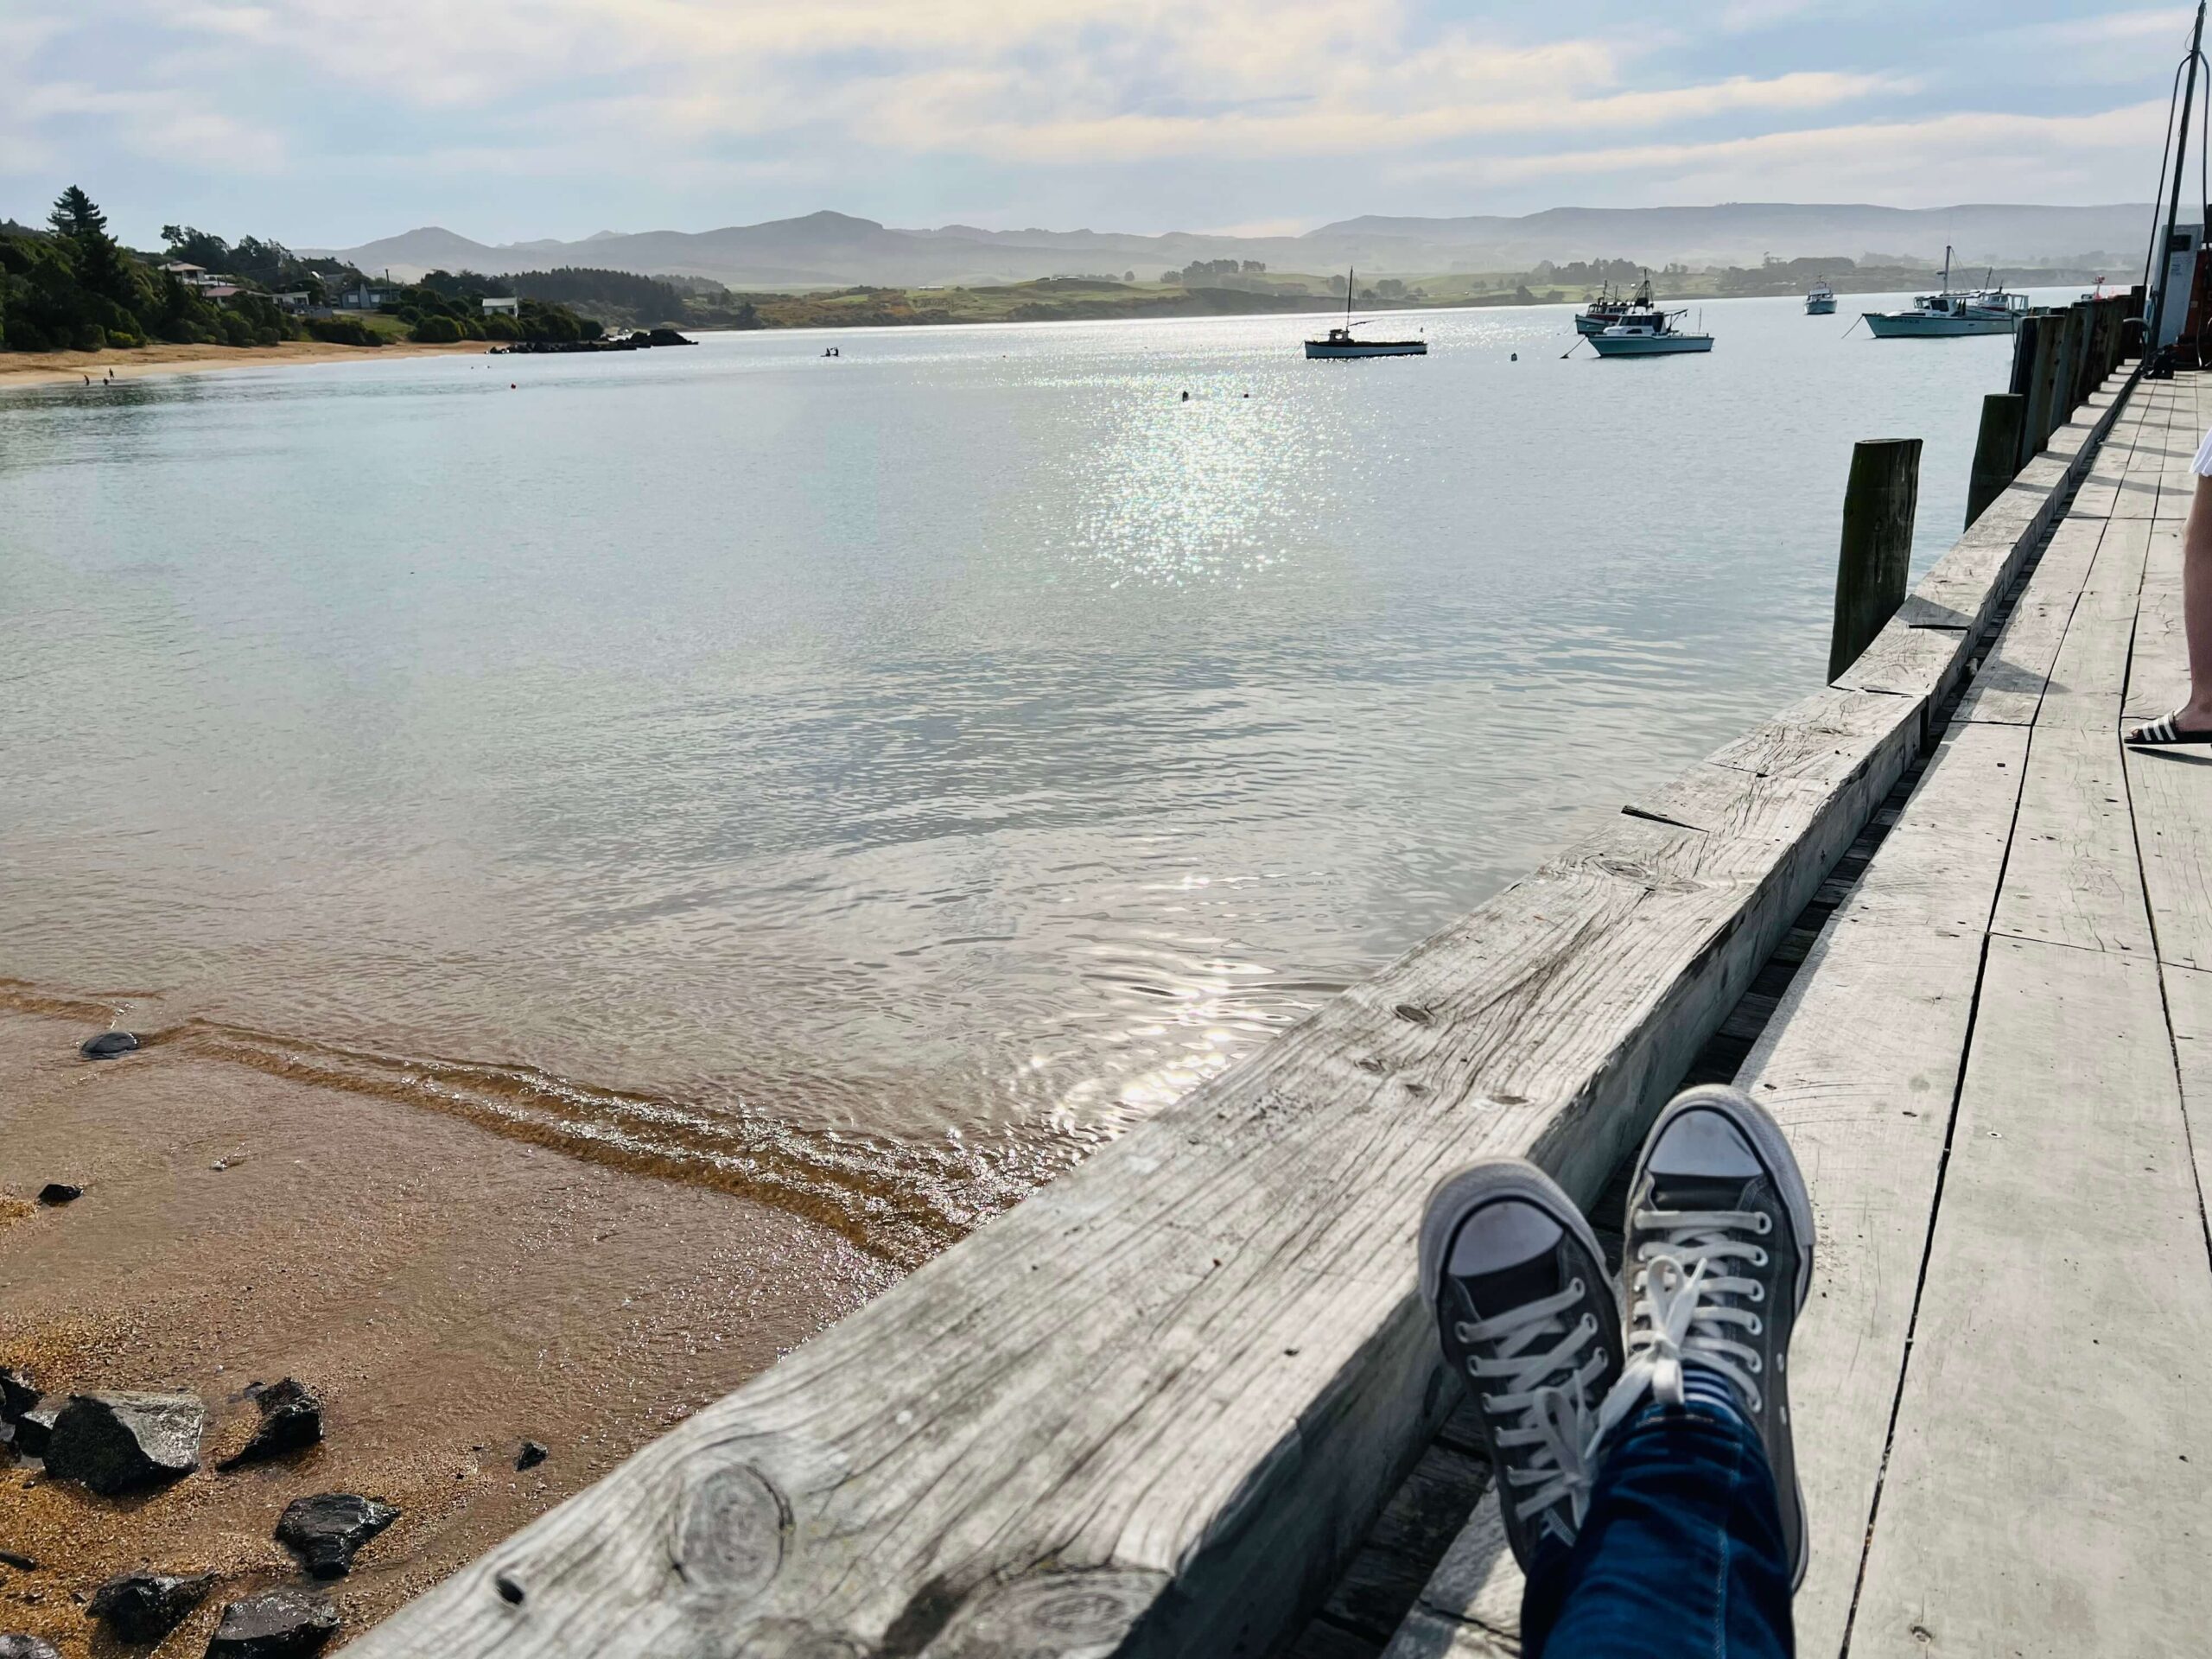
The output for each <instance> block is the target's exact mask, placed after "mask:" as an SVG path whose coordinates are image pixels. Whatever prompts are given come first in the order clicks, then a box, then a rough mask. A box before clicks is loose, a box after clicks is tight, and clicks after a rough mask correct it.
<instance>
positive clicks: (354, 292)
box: [338, 283, 401, 311]
mask: <svg viewBox="0 0 2212 1659" xmlns="http://www.w3.org/2000/svg"><path fill="white" fill-rule="evenodd" d="M400 292H401V290H400V289H399V288H398V286H397V284H396V283H356V284H355V285H354V286H353V287H352V288H349V289H346V291H345V292H344V293H343V294H340V296H338V304H339V308H340V309H341V310H346V311H373V310H375V309H376V308H378V306H380V305H395V304H397V303H398V301H399V296H400Z"/></svg>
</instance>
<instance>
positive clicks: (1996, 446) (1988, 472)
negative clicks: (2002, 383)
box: [1966, 391, 2028, 530]
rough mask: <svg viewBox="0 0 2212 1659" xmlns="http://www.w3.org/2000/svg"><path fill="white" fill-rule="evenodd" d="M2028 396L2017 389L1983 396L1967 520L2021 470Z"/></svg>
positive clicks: (1971, 523)
mask: <svg viewBox="0 0 2212 1659" xmlns="http://www.w3.org/2000/svg"><path fill="white" fill-rule="evenodd" d="M2027 418H2028V400H2027V399H2026V398H2025V397H2022V396H2021V395H2020V394H2019V393H2018V392H2017V391H1993V392H1991V393H1990V394H1989V395H1988V396H1987V397H1984V398H1983V399H1982V400H1981V435H1980V437H1979V438H1977V439H1976V440H1975V442H1974V470H1973V472H1972V473H1970V474H1967V523H1966V527H1967V529H1968V530H1972V529H1973V528H1974V520H1975V519H1977V518H1980V517H1981V515H1982V512H1983V510H1984V509H1985V508H1986V507H1987V506H1988V505H1989V504H1990V503H1991V502H1993V501H1994V500H1995V499H1997V498H1998V497H1999V496H2000V495H2002V494H2004V493H2005V486H2006V485H2007V484H2010V483H2011V482H2012V480H2013V479H2014V478H2015V477H2017V476H2018V474H2019V471H2020V428H2021V427H2022V426H2023V425H2024V423H2026V421H2027Z"/></svg>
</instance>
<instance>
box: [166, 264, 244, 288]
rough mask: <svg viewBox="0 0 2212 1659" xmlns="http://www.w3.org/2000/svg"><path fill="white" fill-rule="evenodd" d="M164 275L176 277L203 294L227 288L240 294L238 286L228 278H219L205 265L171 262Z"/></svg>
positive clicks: (167, 265)
mask: <svg viewBox="0 0 2212 1659" xmlns="http://www.w3.org/2000/svg"><path fill="white" fill-rule="evenodd" d="M162 275H163V276H165V277H175V278H176V279H177V281H179V282H180V283H183V284H184V285H185V286H186V287H187V288H191V289H199V290H200V292H201V293H203V294H208V293H213V291H214V290H215V289H219V288H226V287H227V288H228V289H229V291H230V292H232V293H233V294H235V293H237V292H238V285H237V284H236V283H233V282H232V280H231V278H229V277H219V276H217V275H216V274H215V273H214V272H213V271H211V270H208V269H207V266H205V265H193V264H186V263H185V262H184V261H183V260H181V259H172V260H170V261H169V262H168V264H165V265H163V266H162Z"/></svg>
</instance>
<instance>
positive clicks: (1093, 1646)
mask: <svg viewBox="0 0 2212 1659" xmlns="http://www.w3.org/2000/svg"><path fill="white" fill-rule="evenodd" d="M1166 1585H1167V1575H1166V1573H1156V1572H1147V1571H1143V1570H1140V1569H1119V1568H1114V1567H1094V1568H1090V1569H1085V1570H1079V1571H1075V1572H1064V1573H1033V1574H1031V1575H1030V1576H1028V1577H1027V1578H1020V1579H1015V1580H1012V1581H1011V1582H1009V1583H1007V1584H1002V1585H1000V1586H996V1587H995V1588H994V1589H991V1590H989V1591H987V1592H982V1594H980V1595H978V1596H977V1597H976V1598H975V1599H971V1600H970V1601H969V1603H968V1604H967V1605H965V1606H964V1607H963V1608H962V1609H961V1610H960V1612H959V1614H958V1616H957V1617H956V1618H954V1619H953V1621H952V1623H951V1624H950V1626H949V1627H948V1628H947V1629H946V1630H945V1632H944V1635H942V1636H940V1637H938V1639H937V1640H936V1641H934V1642H932V1643H930V1645H929V1647H928V1648H927V1649H925V1656H924V1659H1108V1656H1109V1655H1111V1654H1114V1653H1116V1652H1118V1651H1120V1649H1121V1646H1122V1641H1123V1639H1124V1638H1125V1637H1128V1633H1129V1630H1130V1628H1131V1626H1133V1625H1134V1624H1135V1623H1136V1621H1137V1620H1138V1618H1141V1616H1142V1615H1143V1614H1144V1612H1145V1611H1146V1609H1147V1608H1148V1607H1150V1606H1151V1605H1153V1604H1154V1602H1155V1601H1157V1600H1158V1599H1160V1594H1161V1593H1162V1592H1163V1591H1164V1590H1165V1589H1166Z"/></svg>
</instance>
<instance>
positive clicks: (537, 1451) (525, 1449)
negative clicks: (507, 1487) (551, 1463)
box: [515, 1440, 553, 1469]
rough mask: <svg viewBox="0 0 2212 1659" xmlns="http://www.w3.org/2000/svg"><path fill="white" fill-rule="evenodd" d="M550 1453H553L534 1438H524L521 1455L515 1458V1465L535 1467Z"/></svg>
mask: <svg viewBox="0 0 2212 1659" xmlns="http://www.w3.org/2000/svg"><path fill="white" fill-rule="evenodd" d="M552 1455H553V1454H552V1453H551V1452H548V1451H547V1450H546V1449H545V1448H544V1447H543V1446H540V1445H539V1444H538V1443H537V1441H536V1440H524V1442H523V1443H522V1452H521V1455H519V1456H518V1457H517V1458H516V1459H515V1467H516V1468H518V1469H535V1468H537V1465H539V1464H541V1463H543V1462H544V1461H545V1459H548V1458H550V1457H551V1456H552Z"/></svg>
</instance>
